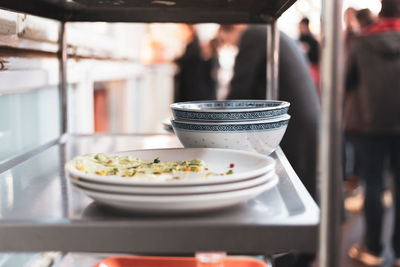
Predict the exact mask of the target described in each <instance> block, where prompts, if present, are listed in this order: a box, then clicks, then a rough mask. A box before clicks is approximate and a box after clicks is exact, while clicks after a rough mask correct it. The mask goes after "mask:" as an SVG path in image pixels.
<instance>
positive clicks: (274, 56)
mask: <svg viewBox="0 0 400 267" xmlns="http://www.w3.org/2000/svg"><path fill="white" fill-rule="evenodd" d="M266 49H267V81H266V83H267V88H266V90H267V93H266V96H267V99H278V93H279V92H278V63H279V62H278V60H279V29H278V26H277V22H276V21H272V22H270V23H268V24H267V47H266Z"/></svg>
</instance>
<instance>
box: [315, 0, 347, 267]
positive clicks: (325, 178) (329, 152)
mask: <svg viewBox="0 0 400 267" xmlns="http://www.w3.org/2000/svg"><path fill="white" fill-rule="evenodd" d="M323 3H324V5H323V14H322V18H323V20H322V33H323V42H322V45H323V47H322V48H323V49H322V70H321V72H320V73H321V91H322V105H321V106H322V116H321V132H320V136H321V137H320V143H319V156H318V167H319V175H320V177H319V180H320V186H321V194H320V198H321V224H320V235H319V236H320V240H319V243H320V245H319V264H320V266H322V267H336V266H339V260H340V249H339V247H340V233H341V218H342V216H341V215H342V208H341V198H342V195H341V190H342V168H341V164H342V160H341V156H342V152H341V150H342V140H341V139H342V138H341V135H342V96H343V82H342V80H341V77H343V75H341V73H340V70H341V69H342V68H341V66H342V65H343V64H342V61H341V59H342V58H341V56H342V55H341V53H340V52H341V51H343V50H342V49H341V45H342V44H341V25H342V23H341V22H342V20H341V11H342V1H341V0H327V1H324V2H323Z"/></svg>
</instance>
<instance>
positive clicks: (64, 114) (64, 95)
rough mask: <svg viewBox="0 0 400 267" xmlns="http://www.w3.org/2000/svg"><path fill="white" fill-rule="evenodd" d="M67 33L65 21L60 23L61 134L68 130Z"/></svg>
mask: <svg viewBox="0 0 400 267" xmlns="http://www.w3.org/2000/svg"><path fill="white" fill-rule="evenodd" d="M66 38H67V35H66V25H65V22H63V23H61V25H60V36H59V38H58V42H59V48H60V50H59V52H58V61H59V66H60V67H59V68H60V71H59V75H60V80H59V83H60V85H59V87H60V107H61V113H60V114H61V134H64V133H67V132H68V86H67V82H68V81H67V39H66Z"/></svg>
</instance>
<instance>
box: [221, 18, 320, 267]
mask: <svg viewBox="0 0 400 267" xmlns="http://www.w3.org/2000/svg"><path fill="white" fill-rule="evenodd" d="M220 37H221V38H222V41H224V42H229V43H230V44H231V45H237V46H238V54H237V56H236V59H235V65H234V73H233V77H232V80H231V83H230V92H229V94H228V97H227V98H228V99H266V42H267V32H266V26H264V25H251V26H246V25H227V26H223V27H221V33H220ZM279 40H280V44H279V62H278V66H279V72H278V76H279V77H278V79H279V81H278V82H279V85H278V86H279V99H280V100H284V101H288V102H290V103H291V106H290V110H289V113H290V114H291V116H292V117H291V119H290V122H289V125H288V128H287V130H286V133H285V136H284V138H283V140H282V142H281V144H280V146H281V148H282V150H283V151H284V152H285V155H286V157H287V158H288V160H289V162H290V163H291V165H292V167H293V168H294V170H295V171H296V173H297V174H298V176H299V177H300V179H301V181H302V182H303V184H304V185H305V187H306V188H307V190H308V191H309V192H310V194H311V195H312V196H313V197H314V199H316V163H315V162H316V151H317V149H316V146H317V140H318V136H317V129H318V122H319V114H320V106H319V101H318V95H317V91H316V89H315V86H314V84H313V81H312V79H311V76H310V73H309V71H308V66H307V61H306V59H305V57H304V55H303V54H302V52H301V51H300V49H299V47H298V45H297V44H296V42H295V41H294V40H292V39H290V38H289V37H288V36H287V35H285V34H284V33H281V34H280V39H279ZM315 242H316V240H315ZM313 258H314V256H313V255H308V254H307V255H305V254H288V255H287V256H286V257H282V258H280V259H277V260H276V261H275V265H274V266H278V267H280V266H284V267H290V266H296V267H308V266H311V263H312V261H313Z"/></svg>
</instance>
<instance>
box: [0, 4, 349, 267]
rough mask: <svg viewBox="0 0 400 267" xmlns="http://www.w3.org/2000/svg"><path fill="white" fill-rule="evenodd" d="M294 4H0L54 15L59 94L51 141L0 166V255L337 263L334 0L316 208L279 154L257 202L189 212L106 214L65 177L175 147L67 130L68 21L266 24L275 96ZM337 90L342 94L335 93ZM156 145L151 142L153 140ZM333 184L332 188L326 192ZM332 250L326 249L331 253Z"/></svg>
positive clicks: (166, 141) (328, 9)
mask: <svg viewBox="0 0 400 267" xmlns="http://www.w3.org/2000/svg"><path fill="white" fill-rule="evenodd" d="M294 2H295V0H250V1H249V0H202V1H192V0H190V1H186V0H185V1H184V0H163V1H158V0H143V1H139V0H16V1H0V7H1V8H4V9H8V10H12V11H17V12H23V13H28V14H32V15H36V16H41V17H46V18H51V19H56V20H58V21H60V22H61V30H60V36H59V38H58V39H59V41H58V42H59V43H58V45H59V46H58V47H59V52H58V59H59V66H60V68H59V75H60V79H59V90H60V99H61V100H60V101H61V107H62V108H61V116H62V127H61V128H62V134H61V136H60V137H59V138H57V139H56V140H54V141H52V142H50V143H47V144H45V145H42V146H40V147H37V148H36V149H34V150H32V151H30V152H27V153H25V154H22V155H20V156H18V157H16V158H12V159H10V160H8V161H6V162H3V163H2V164H1V165H0V192H1V194H3V195H4V196H9V197H10V199H12V201H10V202H9V203H8V205H7V206H6V208H3V209H2V210H1V211H0V250H1V251H45V250H59V251H87V252H89V251H90V252H119V253H139V254H159V255H160V254H163V255H164V254H167V255H171V254H175V255H176V254H192V253H194V252H196V251H204V250H208V251H209V250H214V251H215V250H216V251H226V252H227V253H232V254H251V255H267V256H269V255H273V254H276V253H281V252H290V251H296V252H316V250H317V247H318V231H319V226H320V225H321V226H322V227H321V232H320V233H321V234H320V242H319V243H320V247H319V249H320V263H321V266H337V259H336V258H337V255H338V254H337V247H336V246H337V239H336V238H337V236H338V229H339V228H338V227H339V223H338V218H337V217H338V216H335V215H336V214H337V212H338V210H339V209H338V204H337V202H338V201H337V200H338V197H337V195H338V184H337V183H338V182H337V181H336V180H337V179H334V177H335V176H336V175H337V174H338V172H337V170H336V169H335V168H334V166H336V165H335V164H336V162H337V161H338V155H339V152H338V151H337V146H336V144H337V141H338V140H337V138H338V136H339V134H338V129H339V127H338V126H339V125H340V114H338V113H336V112H333V111H335V109H336V108H337V107H339V106H340V104H341V103H340V94H339V95H338V94H336V92H337V91H339V92H340V90H339V89H338V88H337V87H340V86H339V84H340V83H338V80H337V79H336V78H337V77H338V71H337V70H338V69H337V67H336V63H337V61H336V60H337V55H338V46H337V44H338V43H339V41H338V40H337V37H338V36H339V34H338V32H339V30H340V29H339V26H338V25H339V21H340V20H339V18H340V12H339V11H340V7H341V5H340V4H341V3H340V2H341V1H334V0H327V1H324V7H323V9H324V13H323V14H324V16H323V18H324V19H323V22H324V24H323V25H324V26H323V29H324V32H325V35H324V43H323V47H324V52H323V72H322V91H323V99H322V107H323V116H322V124H321V125H322V130H321V145H320V155H319V166H320V171H321V189H322V193H321V196H322V198H321V205H322V206H321V211H322V219H321V224H320V211H319V208H318V206H317V205H316V203H315V202H314V201H313V199H312V198H311V197H310V195H309V194H308V192H307V191H306V189H305V188H304V186H303V185H302V183H301V182H300V180H299V178H298V177H297V175H296V173H295V172H294V171H293V169H292V167H291V166H290V163H289V162H288V161H287V159H286V157H285V155H284V154H283V152H282V151H281V150H280V149H278V150H277V151H275V152H274V153H273V157H274V158H275V159H276V160H277V170H276V171H277V173H278V174H279V177H280V182H279V185H278V186H277V187H276V188H275V189H273V190H272V191H270V192H268V193H267V194H263V195H261V196H259V197H257V198H256V199H253V200H251V201H249V202H248V203H246V204H242V205H240V206H238V207H236V208H233V209H229V210H226V211H223V212H218V213H210V214H201V215H191V216H173V217H167V216H143V215H123V214H118V213H113V212H110V211H107V210H104V209H103V208H101V207H99V206H97V205H96V204H94V203H93V202H91V201H90V199H89V198H87V197H86V196H84V195H83V194H81V193H80V192H78V191H77V190H75V189H74V188H72V187H71V185H70V184H69V183H68V181H67V179H66V177H65V172H64V168H63V166H64V163H65V162H66V161H67V160H69V159H71V158H72V157H74V156H75V155H77V154H81V153H86V152H95V151H102V152H111V151H118V150H130V149H139V148H152V146H154V145H152V144H159V143H160V140H162V141H161V142H162V144H163V145H162V146H164V147H177V146H180V144H179V142H178V141H177V139H176V138H175V137H174V136H173V135H160V134H158V135H87V136H85V135H71V134H69V132H68V126H67V125H68V116H67V106H68V105H67V100H68V96H67V58H68V55H67V43H66V35H67V33H66V31H65V29H66V27H65V24H66V23H67V22H70V21H81V22H83V21H89V22H95V21H106V22H185V23H201V22H215V23H263V24H266V28H267V33H268V42H267V51H268V54H267V65H268V66H267V97H268V98H269V99H274V98H276V97H277V88H278V86H277V62H278V61H277V59H278V36H279V35H278V30H277V27H276V19H277V18H278V17H279V16H280V15H281V14H282V13H283V12H284V11H285V10H286V9H287V8H289V7H290V6H291V5H292V4H293V3H294ZM337 96H339V97H337ZM155 139H157V140H159V142H152V140H155ZM332 188H336V189H332ZM328 252H330V253H328Z"/></svg>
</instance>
